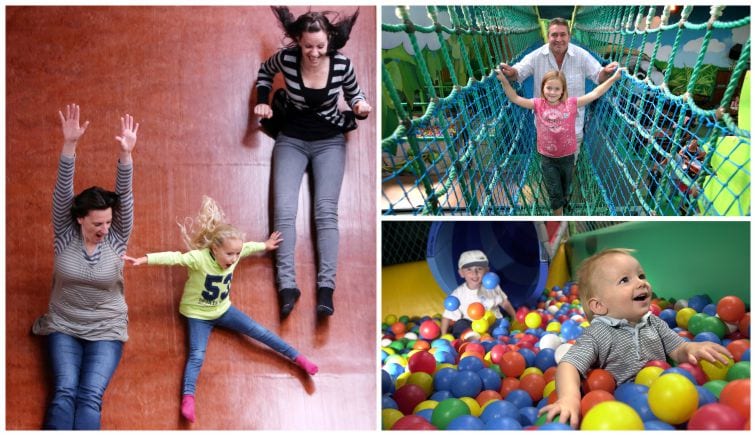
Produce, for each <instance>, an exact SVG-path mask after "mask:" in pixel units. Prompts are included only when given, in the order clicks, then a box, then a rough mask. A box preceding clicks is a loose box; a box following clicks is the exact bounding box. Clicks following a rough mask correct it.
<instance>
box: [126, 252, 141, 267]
mask: <svg viewBox="0 0 756 436" xmlns="http://www.w3.org/2000/svg"><path fill="white" fill-rule="evenodd" d="M121 259H123V260H125V261H126V262H131V264H132V265H134V266H139V265H143V264H145V263H147V256H142V257H131V256H127V255H125V254H124V255H123V256H121Z"/></svg>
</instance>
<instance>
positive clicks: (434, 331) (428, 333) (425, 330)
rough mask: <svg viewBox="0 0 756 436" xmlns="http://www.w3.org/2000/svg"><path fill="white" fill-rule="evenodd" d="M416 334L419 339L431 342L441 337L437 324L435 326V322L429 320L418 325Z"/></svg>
mask: <svg viewBox="0 0 756 436" xmlns="http://www.w3.org/2000/svg"><path fill="white" fill-rule="evenodd" d="M418 333H419V334H420V337H421V338H423V339H427V340H429V341H432V340H433V339H436V338H438V337H439V336H440V335H441V328H440V327H439V326H438V324H436V322H435V321H433V320H431V319H429V320H426V321H423V323H422V324H420V328H419V329H418Z"/></svg>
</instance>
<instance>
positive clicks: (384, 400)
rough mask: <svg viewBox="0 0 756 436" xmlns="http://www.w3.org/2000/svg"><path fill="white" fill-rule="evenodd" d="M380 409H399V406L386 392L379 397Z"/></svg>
mask: <svg viewBox="0 0 756 436" xmlns="http://www.w3.org/2000/svg"><path fill="white" fill-rule="evenodd" d="M381 409H399V406H398V405H397V404H396V401H394V399H393V398H391V395H388V394H387V395H383V396H382V397H381Z"/></svg>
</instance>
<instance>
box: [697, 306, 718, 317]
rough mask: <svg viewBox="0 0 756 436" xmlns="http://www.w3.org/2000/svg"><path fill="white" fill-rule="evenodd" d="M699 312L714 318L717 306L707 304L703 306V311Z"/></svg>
mask: <svg viewBox="0 0 756 436" xmlns="http://www.w3.org/2000/svg"><path fill="white" fill-rule="evenodd" d="M701 312H703V313H705V314H707V315H709V316H715V315H716V314H717V306H716V305H714V304H711V303H709V304H707V305H706V306H704V308H703V309H701Z"/></svg>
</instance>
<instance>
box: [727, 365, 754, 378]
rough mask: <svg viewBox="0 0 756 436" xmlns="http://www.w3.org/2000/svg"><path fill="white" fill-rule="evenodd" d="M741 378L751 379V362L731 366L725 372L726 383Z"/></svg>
mask: <svg viewBox="0 0 756 436" xmlns="http://www.w3.org/2000/svg"><path fill="white" fill-rule="evenodd" d="M742 378H751V362H748V361H742V362H737V363H736V364H734V365H732V366H731V367H730V369H729V370H727V375H726V376H725V380H727V381H732V380H737V379H742Z"/></svg>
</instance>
